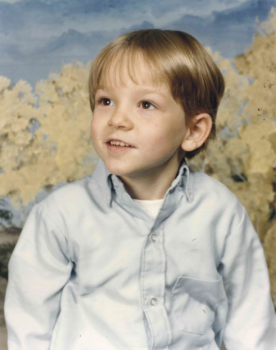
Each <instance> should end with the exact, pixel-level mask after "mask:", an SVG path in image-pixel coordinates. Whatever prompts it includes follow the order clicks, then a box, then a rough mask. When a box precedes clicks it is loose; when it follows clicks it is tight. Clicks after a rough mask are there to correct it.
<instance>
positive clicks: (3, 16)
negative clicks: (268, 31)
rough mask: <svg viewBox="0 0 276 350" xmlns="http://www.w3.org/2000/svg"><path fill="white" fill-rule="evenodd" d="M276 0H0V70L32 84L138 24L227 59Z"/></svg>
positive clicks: (14, 79) (90, 57) (246, 42)
mask: <svg viewBox="0 0 276 350" xmlns="http://www.w3.org/2000/svg"><path fill="white" fill-rule="evenodd" d="M272 6H274V7H276V0H247V1H246V0H170V1H168V0H150V1H149V0H139V1H133V0H0V75H3V76H6V77H8V78H9V79H11V81H12V83H13V84H14V83H16V82H17V81H18V80H20V79H24V80H26V81H28V82H29V83H30V84H31V85H32V86H35V84H36V82H37V81H39V80H40V79H47V78H48V75H49V73H50V72H55V73H58V72H59V71H60V68H61V67H62V66H63V65H64V64H66V63H73V62H76V61H81V62H83V63H84V64H86V63H87V62H88V61H91V60H93V59H94V57H95V56H96V54H97V53H98V52H99V51H100V50H101V49H102V48H103V47H104V46H105V45H106V44H107V43H108V42H110V41H111V40H112V39H114V38H115V37H117V36H118V35H120V34H123V33H125V32H129V31H132V30H137V29H144V28H160V29H172V30H183V31H186V32H188V33H190V34H192V35H194V36H195V37H196V38H197V39H198V40H199V41H200V42H201V43H202V44H203V45H204V46H205V47H206V46H210V47H211V48H212V50H213V51H219V52H220V53H221V54H222V56H224V57H226V58H232V57H234V56H235V55H239V54H242V53H243V52H244V49H245V48H246V47H247V46H249V45H250V44H251V43H252V39H253V35H254V33H255V32H256V17H258V18H259V20H260V21H263V20H265V19H266V17H267V15H268V13H269V11H270V9H271V7H272Z"/></svg>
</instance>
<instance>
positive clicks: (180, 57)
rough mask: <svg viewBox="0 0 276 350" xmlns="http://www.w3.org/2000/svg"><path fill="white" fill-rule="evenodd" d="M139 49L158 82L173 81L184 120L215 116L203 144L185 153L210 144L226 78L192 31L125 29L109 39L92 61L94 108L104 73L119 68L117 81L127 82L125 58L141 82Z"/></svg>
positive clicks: (156, 82)
mask: <svg viewBox="0 0 276 350" xmlns="http://www.w3.org/2000/svg"><path fill="white" fill-rule="evenodd" d="M138 54H142V57H143V59H144V62H145V63H146V65H147V67H148V71H147V73H149V74H150V76H151V78H152V79H151V80H152V82H153V83H154V84H155V85H158V84H160V83H163V82H165V83H167V84H169V86H170V89H171V94H172V96H173V98H174V99H175V101H179V102H180V103H181V104H182V106H183V110H184V112H185V123H186V125H188V126H189V125H191V124H190V123H191V122H192V119H193V116H195V115H197V114H200V113H208V114H209V115H210V116H211V118H212V122H213V124H212V130H211V132H210V135H209V136H208V138H207V139H206V141H205V142H204V144H203V145H202V146H201V147H199V148H197V149H196V150H194V151H192V152H186V154H185V157H186V158H188V159H191V158H193V157H194V156H195V155H196V154H198V153H199V152H201V151H203V150H205V149H206V148H207V145H208V142H209V140H210V139H215V138H216V124H215V122H216V115H217V110H218V106H219V103H220V101H221V98H222V96H223V93H224V79H223V76H222V74H221V72H220V70H219V69H218V67H217V66H216V64H215V63H214V61H213V59H212V58H211V56H210V55H209V54H208V53H207V51H206V50H205V49H204V47H203V46H202V45H201V44H200V43H199V42H198V40H196V39H195V38H194V37H193V36H192V35H190V34H187V33H185V32H182V31H175V30H161V29H142V30H137V31H134V32H131V33H127V34H123V35H121V36H119V37H117V38H115V39H114V40H113V41H112V42H110V43H109V44H108V45H107V46H106V47H104V48H103V49H102V50H101V51H100V53H99V54H98V55H97V56H96V58H95V60H94V61H93V63H92V66H91V70H90V76H89V99H90V107H91V110H92V113H93V112H94V108H95V94H96V91H97V89H98V88H99V84H101V82H102V81H103V86H106V81H107V80H106V77H111V73H113V74H116V75H117V74H118V73H119V74H118V76H119V80H120V82H121V83H122V84H124V82H122V78H121V77H122V74H121V73H122V70H124V69H125V58H126V59H127V68H128V73H129V76H130V77H131V79H132V81H133V82H135V83H137V81H135V79H134V76H133V74H132V72H136V71H135V67H137V66H139V65H136V59H137V56H139V55H138ZM115 59H117V63H116V69H113V70H112V71H111V70H110V67H111V63H114V61H115ZM136 69H137V68H136ZM140 73H141V72H140ZM140 73H139V72H138V76H139V74H140ZM136 76H137V75H136ZM112 78H115V76H114V75H113V76H112ZM114 80H115V79H113V80H112V81H114Z"/></svg>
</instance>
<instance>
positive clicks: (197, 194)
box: [190, 171, 243, 218]
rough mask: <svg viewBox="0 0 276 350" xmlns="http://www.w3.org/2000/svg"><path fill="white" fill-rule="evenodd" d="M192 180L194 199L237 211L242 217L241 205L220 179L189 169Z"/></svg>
mask: <svg viewBox="0 0 276 350" xmlns="http://www.w3.org/2000/svg"><path fill="white" fill-rule="evenodd" d="M190 176H191V178H192V182H193V196H194V199H195V200H196V201H200V202H201V203H202V204H203V205H204V204H206V205H208V206H209V205H212V206H213V208H214V207H218V206H219V208H221V209H223V210H226V211H228V212H233V213H235V214H237V213H239V214H240V215H239V216H240V218H241V217H242V212H243V205H242V203H241V202H240V200H239V199H238V197H237V196H236V195H235V194H234V193H233V192H232V191H231V190H230V189H229V188H228V187H227V186H226V185H225V184H223V183H222V182H221V181H219V180H217V179H215V178H214V177H212V176H210V175H208V174H205V173H202V172H197V171H190Z"/></svg>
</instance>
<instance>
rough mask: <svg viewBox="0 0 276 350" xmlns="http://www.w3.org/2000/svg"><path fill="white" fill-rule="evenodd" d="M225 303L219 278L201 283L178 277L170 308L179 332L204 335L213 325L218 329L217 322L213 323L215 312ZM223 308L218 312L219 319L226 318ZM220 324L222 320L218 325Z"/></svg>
mask: <svg viewBox="0 0 276 350" xmlns="http://www.w3.org/2000/svg"><path fill="white" fill-rule="evenodd" d="M226 301H227V297H226V294H225V291H224V287H223V282H222V279H221V278H220V279H219V280H217V281H203V280H197V279H193V278H188V277H185V276H179V277H178V280H177V281H176V283H175V286H174V289H173V295H172V303H173V306H172V307H173V313H174V314H175V317H176V320H177V323H178V325H179V328H180V330H181V331H182V332H190V333H196V334H205V333H206V332H207V331H208V330H209V329H210V327H211V326H212V325H213V324H214V325H215V326H216V328H218V327H219V325H218V321H216V322H215V316H216V311H217V309H218V307H219V306H220V305H222V304H223V303H224V302H226ZM225 308H226V307H224V308H222V310H221V312H218V316H219V318H220V319H221V315H222V314H224V316H225V317H226V314H225ZM225 317H223V318H224V319H225ZM221 323H223V320H222V322H220V325H221ZM220 328H221V327H220ZM217 331H218V329H217Z"/></svg>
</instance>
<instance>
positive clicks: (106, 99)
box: [99, 98, 112, 106]
mask: <svg viewBox="0 0 276 350" xmlns="http://www.w3.org/2000/svg"><path fill="white" fill-rule="evenodd" d="M103 101H104V102H105V101H109V102H108V104H105V103H104V104H103V105H104V106H110V101H112V100H110V99H109V98H101V99H100V100H99V103H100V104H102V102H103Z"/></svg>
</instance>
